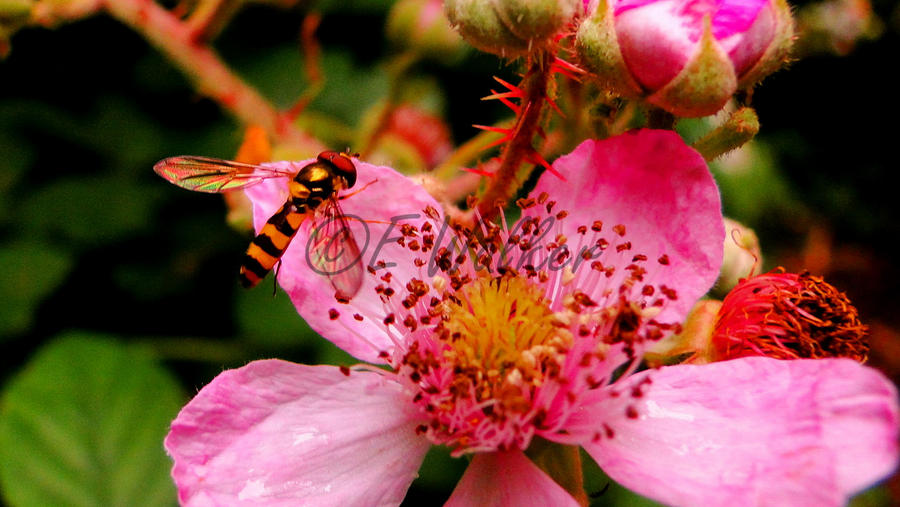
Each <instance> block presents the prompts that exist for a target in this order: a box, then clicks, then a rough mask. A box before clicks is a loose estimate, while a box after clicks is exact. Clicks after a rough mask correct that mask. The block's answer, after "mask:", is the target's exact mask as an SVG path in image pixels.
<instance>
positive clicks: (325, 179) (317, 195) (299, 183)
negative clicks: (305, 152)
mask: <svg viewBox="0 0 900 507" xmlns="http://www.w3.org/2000/svg"><path fill="white" fill-rule="evenodd" d="M336 179H338V178H337V176H336V175H335V174H334V171H333V170H332V169H331V167H329V166H328V164H324V163H322V162H313V163H312V164H308V165H306V166H305V167H303V169H300V172H298V173H297V175H296V176H294V179H293V180H291V182H290V184H289V185H288V189H289V190H290V193H291V200H293V202H294V205H295V206H296V207H297V208H298V210H299V211H301V212H306V211H308V210H312V209H316V208H317V207H318V206H319V204H321V203H322V201H324V200H325V199H328V198H330V197H332V195H333V194H334V192H335V191H336V190H337V188H336V186H335V180H336Z"/></svg>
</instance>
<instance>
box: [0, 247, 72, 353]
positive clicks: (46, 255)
mask: <svg viewBox="0 0 900 507" xmlns="http://www.w3.org/2000/svg"><path fill="white" fill-rule="evenodd" d="M0 266H3V271H4V275H3V281H2V282H0V301H3V304H0V336H2V335H6V334H15V333H21V332H23V331H25V330H26V329H28V327H29V326H31V323H32V320H33V318H34V311H35V309H36V308H37V306H38V304H40V302H41V301H43V299H44V298H45V297H46V296H47V295H48V294H50V293H51V292H52V291H53V290H54V289H55V288H56V287H57V286H59V284H60V283H62V281H63V279H64V278H65V277H66V275H67V274H68V273H69V270H70V269H71V267H72V259H71V258H70V257H69V256H68V255H67V254H65V253H64V252H61V251H58V250H55V249H53V248H51V247H50V246H48V245H44V244H40V243H30V242H29V243H25V242H22V243H13V244H7V245H0Z"/></svg>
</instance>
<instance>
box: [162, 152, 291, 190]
mask: <svg viewBox="0 0 900 507" xmlns="http://www.w3.org/2000/svg"><path fill="white" fill-rule="evenodd" d="M153 170H154V171H156V174H158V175H160V176H162V177H163V178H165V179H166V180H167V181H169V182H170V183H174V184H176V185H178V186H179V187H181V188H186V189H188V190H193V191H195V192H210V193H219V192H227V191H229V190H237V189H240V188H246V187H249V186H250V185H255V184H257V183H259V182H260V181H263V180H266V179H269V178H278V177H288V178H291V177H293V176H294V172H291V171H282V170H279V169H273V168H271V167H263V166H259V165H253V164H242V163H240V162H234V161H231V160H223V159H219V158H210V157H191V156H181V157H169V158H167V159H164V160H160V161H159V162H157V163H156V165H154V166H153Z"/></svg>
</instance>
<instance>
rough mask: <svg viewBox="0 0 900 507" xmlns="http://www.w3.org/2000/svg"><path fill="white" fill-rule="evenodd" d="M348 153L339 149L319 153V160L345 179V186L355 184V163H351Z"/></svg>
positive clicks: (349, 186)
mask: <svg viewBox="0 0 900 507" xmlns="http://www.w3.org/2000/svg"><path fill="white" fill-rule="evenodd" d="M351 157H352V155H351V154H350V153H342V152H339V151H323V152H322V153H319V157H318V159H319V161H320V162H324V163H326V164H330V165H331V166H332V167H334V169H336V170H337V173H338V174H339V175H341V177H343V178H344V180H346V181H347V188H351V187H352V186H353V185H355V184H356V165H355V164H354V163H353V159H352V158H351Z"/></svg>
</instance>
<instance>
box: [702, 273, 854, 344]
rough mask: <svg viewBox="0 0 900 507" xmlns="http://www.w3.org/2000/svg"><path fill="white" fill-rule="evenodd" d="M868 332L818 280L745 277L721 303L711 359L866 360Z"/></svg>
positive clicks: (804, 275) (843, 297)
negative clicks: (756, 357)
mask: <svg viewBox="0 0 900 507" xmlns="http://www.w3.org/2000/svg"><path fill="white" fill-rule="evenodd" d="M867 332H868V329H867V328H866V326H865V325H863V324H862V323H861V322H860V320H859V315H858V312H857V310H856V308H855V307H854V306H853V305H852V304H851V303H850V300H849V299H847V296H846V295H845V294H844V293H842V292H840V291H838V290H837V289H836V288H835V287H834V286H832V285H830V284H828V283H826V282H825V281H824V280H823V279H822V278H821V277H817V276H812V275H810V274H809V273H801V274H795V273H785V272H783V271H782V270H777V271H773V272H771V273H767V274H764V275H760V276H755V277H752V278H746V279H743V280H741V282H740V283H739V284H738V285H737V286H736V287H735V288H734V289H733V290H732V291H731V292H730V293H728V296H726V297H725V300H724V301H723V302H722V308H721V309H720V310H719V316H718V319H717V321H716V326H715V331H714V333H713V338H712V345H713V350H714V352H713V354H714V356H715V360H725V359H732V358H736V357H744V356H767V357H773V358H777V359H798V358H825V357H849V358H852V359H855V360H857V361H860V362H862V361H865V359H866V356H867V354H868V351H869V347H868V344H867V343H866V336H867Z"/></svg>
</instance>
